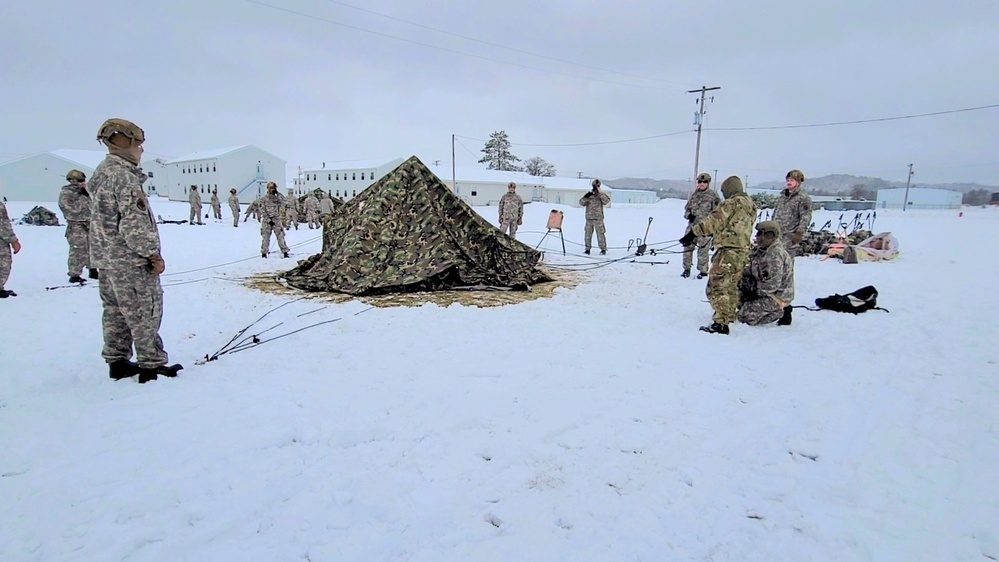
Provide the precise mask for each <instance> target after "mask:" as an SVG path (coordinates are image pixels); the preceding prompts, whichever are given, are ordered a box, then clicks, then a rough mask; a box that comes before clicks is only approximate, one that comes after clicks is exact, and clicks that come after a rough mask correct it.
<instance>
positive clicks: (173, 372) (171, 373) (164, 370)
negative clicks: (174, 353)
mask: <svg viewBox="0 0 999 562" xmlns="http://www.w3.org/2000/svg"><path fill="white" fill-rule="evenodd" d="M183 369H184V366H183V365H181V364H180V363H174V364H173V365H160V366H159V367H156V368H155V369H153V370H154V371H156V374H157V375H162V376H164V377H170V378H173V377H176V376H177V373H178V372H180V371H182V370H183Z"/></svg>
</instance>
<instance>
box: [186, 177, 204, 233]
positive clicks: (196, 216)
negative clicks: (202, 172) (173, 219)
mask: <svg viewBox="0 0 999 562" xmlns="http://www.w3.org/2000/svg"><path fill="white" fill-rule="evenodd" d="M187 201H188V202H189V203H190V204H191V217H190V222H188V223H187V224H189V225H191V224H200V225H204V224H205V223H204V222H203V221H202V220H201V193H200V192H199V191H198V186H196V185H192V186H191V188H190V189H188V190H187Z"/></svg>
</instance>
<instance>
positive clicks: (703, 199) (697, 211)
mask: <svg viewBox="0 0 999 562" xmlns="http://www.w3.org/2000/svg"><path fill="white" fill-rule="evenodd" d="M719 203H721V198H719V197H718V193H716V192H715V190H713V189H711V188H710V187H709V188H708V189H694V191H693V192H692V193H691V194H690V197H688V198H687V204H686V205H684V206H683V217H684V218H685V219H687V220H691V219H690V218H688V217H690V215H694V218H693V221H691V222H696V221H699V220H701V219H703V218H704V217H706V216H708V215H710V214H711V211H714V210H715V208H716V207H718V204H719Z"/></svg>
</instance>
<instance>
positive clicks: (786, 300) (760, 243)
mask: <svg viewBox="0 0 999 562" xmlns="http://www.w3.org/2000/svg"><path fill="white" fill-rule="evenodd" d="M780 233H781V229H780V224H778V223H777V222H776V221H764V222H761V223H760V224H758V225H756V246H755V247H754V248H753V250H752V251H751V252H750V253H749V263H747V264H746V269H744V270H743V272H742V279H741V280H740V281H739V314H738V317H739V322H742V323H744V324H749V325H751V326H760V325H763V324H772V323H773V322H777V324H778V325H779V326H786V325H788V324H790V323H791V301H792V300H794V259H793V258H792V257H791V256H790V255H788V253H787V250H785V249H784V244H782V243H781V242H780V239H781V236H780Z"/></svg>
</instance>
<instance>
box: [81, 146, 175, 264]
mask: <svg viewBox="0 0 999 562" xmlns="http://www.w3.org/2000/svg"><path fill="white" fill-rule="evenodd" d="M144 181H146V174H144V173H142V170H140V169H139V167H138V166H136V165H134V164H132V163H131V162H129V161H127V160H125V159H124V158H122V157H120V156H116V155H114V154H109V155H108V156H107V157H106V158H105V159H104V161H103V162H101V163H100V164H98V165H97V169H95V170H94V175H93V176H92V177H91V178H90V183H89V184H88V187H89V188H90V267H96V268H99V269H118V268H124V267H131V266H142V265H148V264H149V260H148V258H149V257H150V256H153V255H155V254H159V253H160V233H159V231H158V230H157V229H156V219H155V218H154V217H153V212H152V210H151V209H150V208H149V201H148V200H146V194H145V192H143V191H142V182H144Z"/></svg>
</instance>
